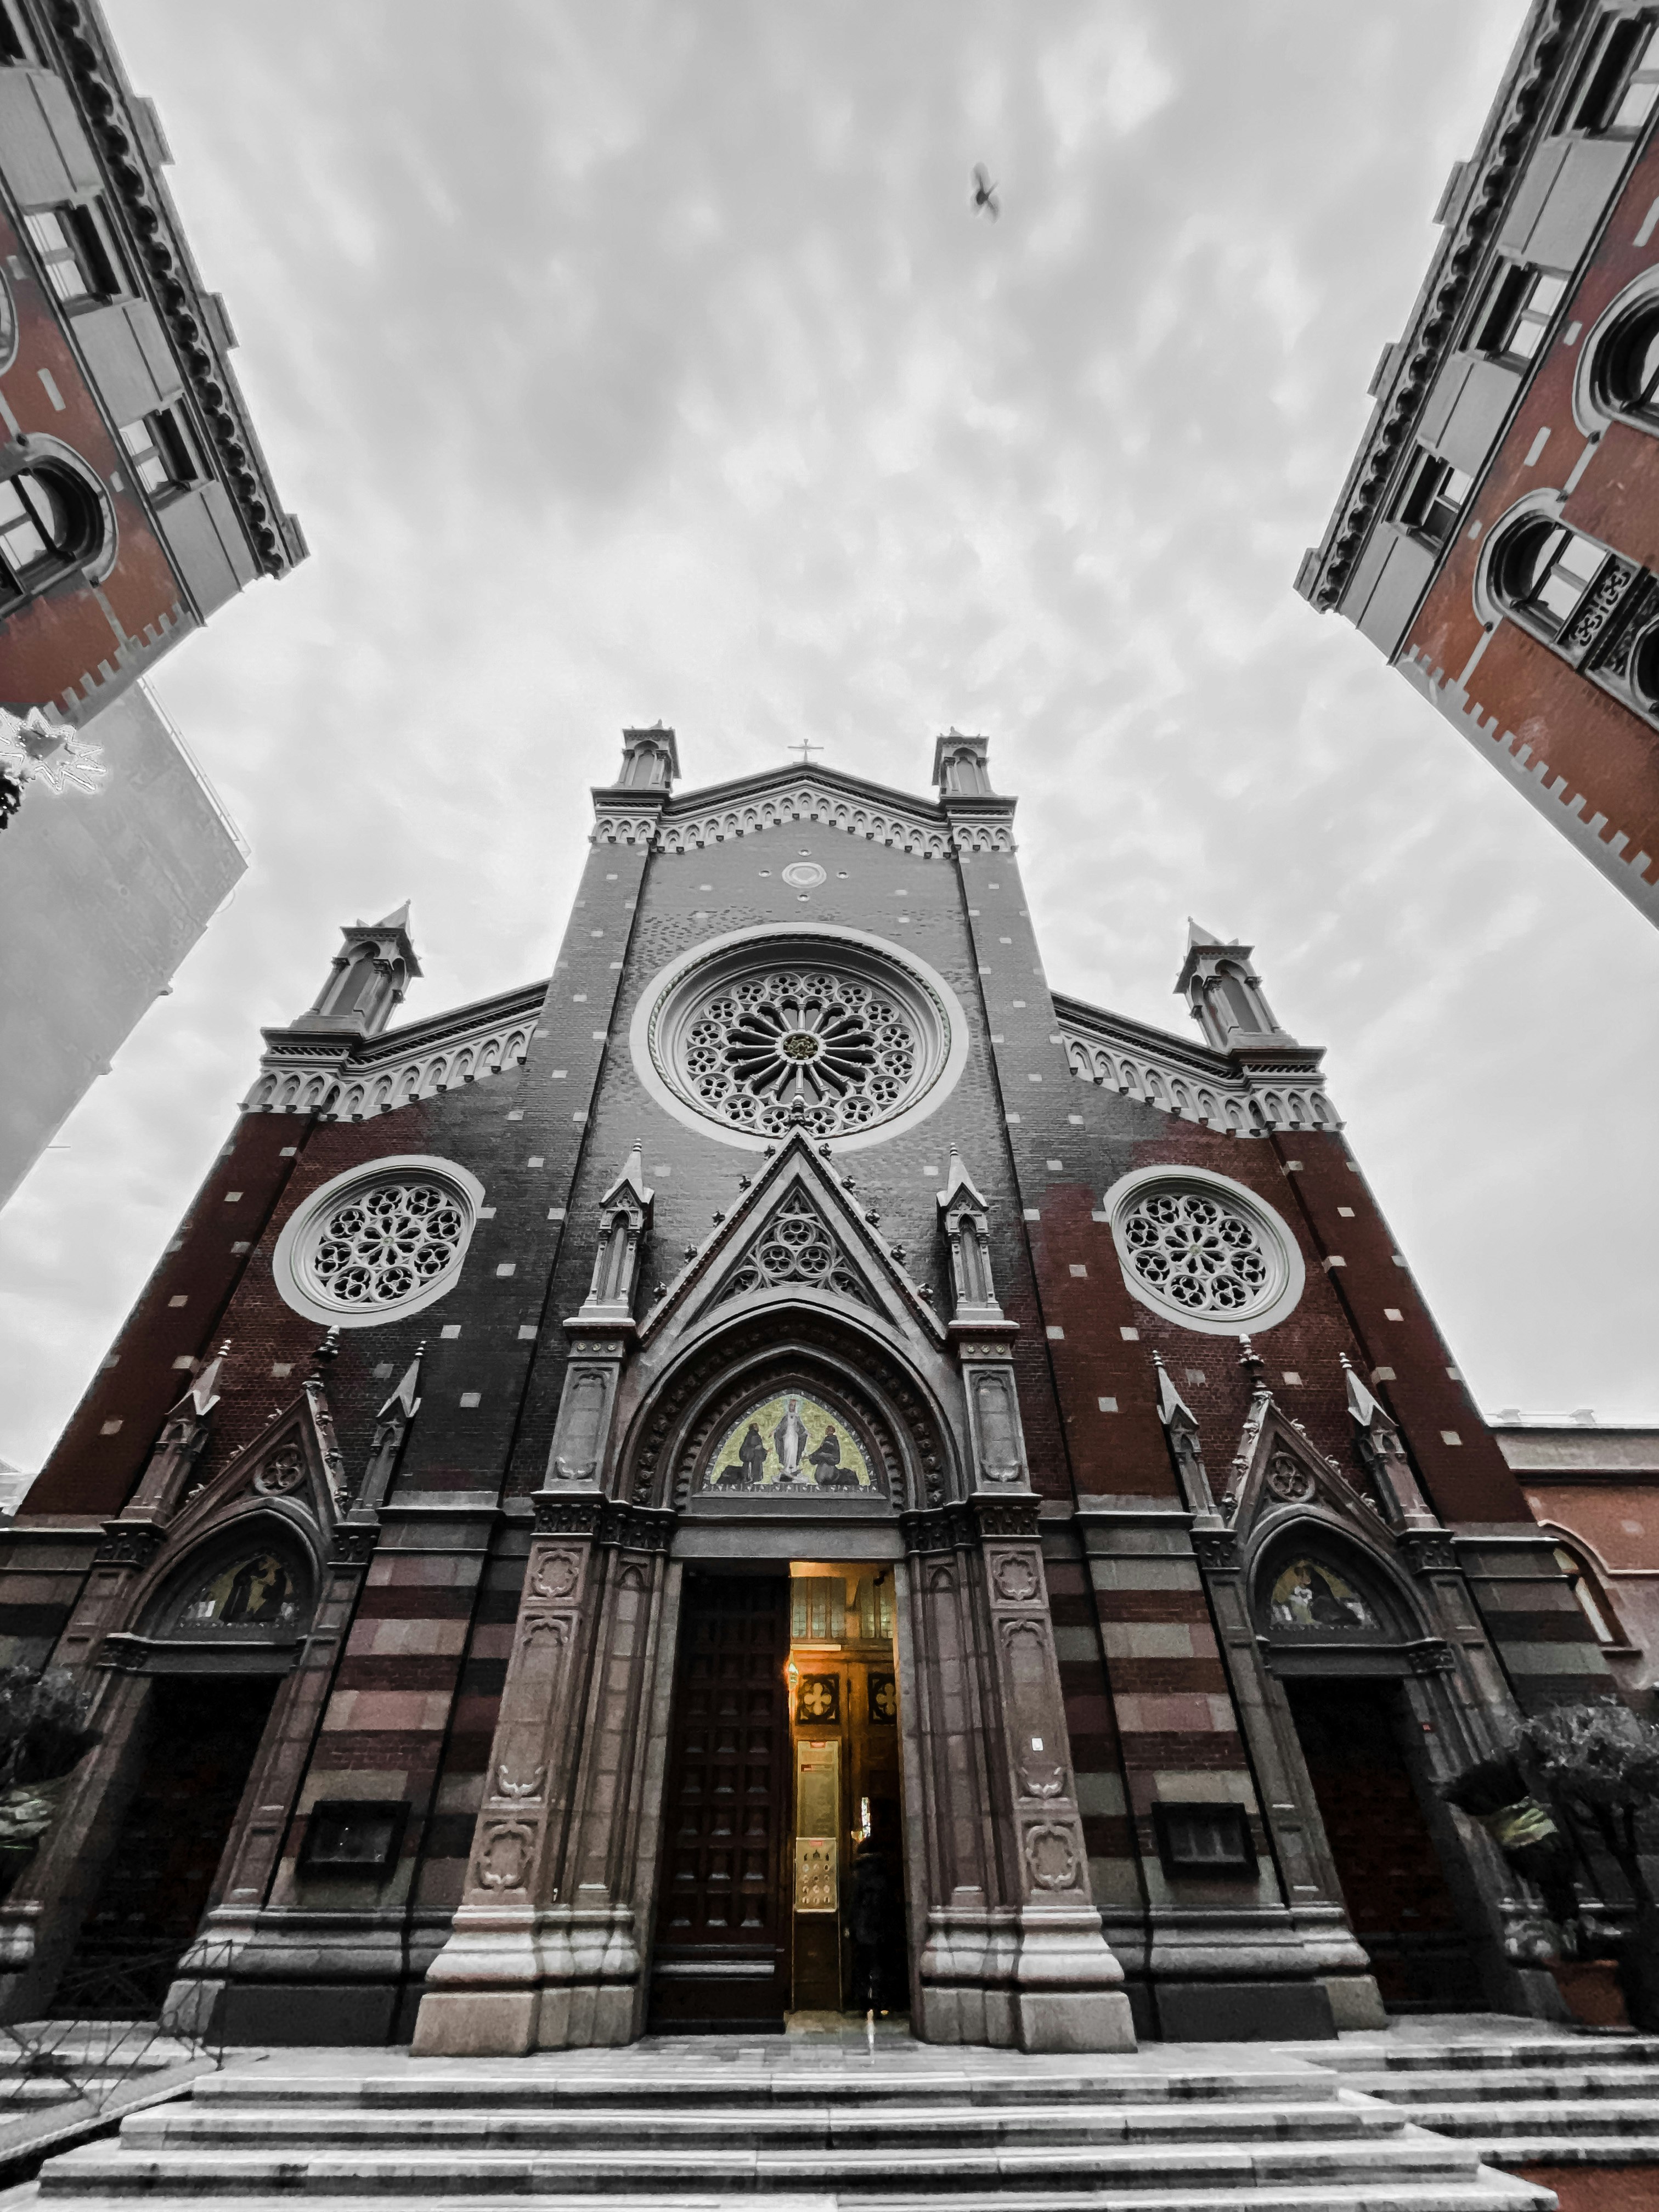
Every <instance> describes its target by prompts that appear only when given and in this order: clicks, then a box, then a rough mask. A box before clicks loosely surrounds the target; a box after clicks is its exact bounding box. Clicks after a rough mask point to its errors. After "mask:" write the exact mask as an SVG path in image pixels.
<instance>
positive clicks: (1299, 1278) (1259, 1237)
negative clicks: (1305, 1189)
mask: <svg viewBox="0 0 1659 2212" xmlns="http://www.w3.org/2000/svg"><path fill="white" fill-rule="evenodd" d="M1107 1202H1108V1209H1109V1214H1110V1218H1111V1224H1112V1238H1113V1242H1114V1243H1115V1245H1116V1247H1117V1255H1118V1261H1119V1263H1120V1265H1121V1267H1122V1269H1123V1276H1124V1280H1125V1282H1126V1283H1127V1285H1128V1287H1129V1289H1130V1290H1131V1291H1133V1294H1134V1296H1135V1297H1137V1298H1139V1300H1140V1301H1141V1303H1142V1304H1144V1305H1148V1306H1151V1307H1152V1308H1153V1310H1155V1311H1157V1312H1158V1313H1160V1314H1163V1315H1164V1316H1167V1317H1168V1318H1169V1319H1170V1320H1172V1321H1176V1322H1180V1323H1181V1324H1182V1327H1183V1328H1191V1329H1196V1330H1198V1331H1200V1333H1202V1334H1208V1335H1233V1334H1237V1333H1239V1332H1240V1331H1243V1330H1251V1329H1266V1328H1272V1327H1273V1325H1274V1323H1275V1322H1280V1321H1283V1320H1284V1319H1285V1316H1286V1315H1288V1314H1289V1313H1290V1312H1291V1310H1292V1309H1293V1308H1294V1306H1295V1305H1296V1304H1297V1300H1298V1299H1299V1298H1300V1297H1301V1295H1302V1290H1303V1284H1304V1268H1303V1263H1302V1257H1301V1254H1300V1251H1299V1249H1297V1243H1296V1240H1295V1238H1294V1237H1292V1236H1291V1233H1290V1231H1289V1230H1288V1229H1287V1228H1286V1227H1285V1224H1284V1223H1283V1222H1282V1221H1281V1220H1280V1219H1279V1216H1278V1214H1277V1213H1275V1212H1273V1208H1272V1207H1271V1206H1268V1205H1267V1203H1266V1202H1265V1200H1261V1199H1260V1198H1258V1197H1257V1196H1256V1194H1255V1192H1254V1191H1252V1190H1250V1189H1249V1188H1246V1187H1245V1185H1243V1183H1237V1182H1233V1181H1232V1179H1231V1177H1230V1176H1218V1175H1212V1174H1209V1173H1207V1172H1206V1171H1204V1170H1199V1169H1193V1168H1186V1169H1179V1170H1168V1169H1152V1170H1138V1171H1137V1172H1136V1173H1134V1174H1133V1175H1128V1176H1125V1177H1124V1178H1123V1180H1122V1182H1120V1183H1116V1184H1115V1185H1114V1186H1113V1188H1112V1189H1111V1190H1110V1191H1109V1192H1108V1194H1107Z"/></svg>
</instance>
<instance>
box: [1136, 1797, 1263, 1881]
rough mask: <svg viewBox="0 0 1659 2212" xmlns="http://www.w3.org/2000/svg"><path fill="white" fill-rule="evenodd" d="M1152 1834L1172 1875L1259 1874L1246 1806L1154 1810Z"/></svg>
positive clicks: (1157, 1806)
mask: <svg viewBox="0 0 1659 2212" xmlns="http://www.w3.org/2000/svg"><path fill="white" fill-rule="evenodd" d="M1152 1832H1153V1834H1154V1835H1155V1836H1156V1838H1157V1839H1158V1857H1159V1858H1160V1859H1162V1861H1163V1862H1164V1873H1165V1874H1169V1875H1246V1876H1250V1875H1254V1874H1255V1844H1254V1843H1253V1842H1252V1841H1251V1838H1250V1823H1249V1815H1248V1814H1246V1812H1245V1810H1244V1808H1243V1806H1242V1805H1219V1804H1198V1805H1171V1804H1168V1803H1164V1802H1161V1801H1160V1802H1158V1803H1157V1804H1155V1805H1154V1806H1153V1807H1152Z"/></svg>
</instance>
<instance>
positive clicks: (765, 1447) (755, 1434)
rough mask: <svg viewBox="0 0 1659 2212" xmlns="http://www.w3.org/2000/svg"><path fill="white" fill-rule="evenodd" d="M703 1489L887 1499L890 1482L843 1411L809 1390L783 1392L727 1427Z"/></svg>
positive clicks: (783, 1494) (776, 1393)
mask: <svg viewBox="0 0 1659 2212" xmlns="http://www.w3.org/2000/svg"><path fill="white" fill-rule="evenodd" d="M702 1488H703V1489H704V1490H705V1491H714V1492H721V1493H724V1492H728V1491H729V1492H739V1491H741V1492H749V1493H751V1494H760V1495H764V1496H773V1497H776V1496H787V1495H789V1494H790V1493H792V1492H805V1491H809V1490H815V1491H839V1492H842V1494H843V1495H848V1496H855V1495H857V1494H859V1493H860V1492H863V1493H864V1494H866V1495H870V1496H875V1497H881V1496H883V1495H884V1494H885V1488H886V1486H885V1484H884V1482H883V1481H882V1480H880V1478H879V1477H878V1475H877V1474H875V1473H874V1472H873V1471H872V1468H871V1465H870V1461H869V1458H868V1456H867V1455H866V1451H865V1449H864V1446H863V1444H862V1443H860V1440H859V1438H858V1437H857V1436H856V1435H855V1434H854V1431H853V1430H852V1429H851V1428H850V1427H849V1426H848V1423H847V1421H846V1419H845V1418H844V1417H843V1416H842V1414H840V1413H834V1412H832V1411H831V1410H830V1408H829V1407H828V1406H826V1405H824V1404H823V1402H822V1401H820V1400H819V1399H817V1398H815V1397H813V1396H812V1395H811V1393H810V1392H808V1391H805V1390H779V1391H775V1392H774V1394H773V1395H772V1396H770V1397H769V1398H767V1399H764V1400H763V1401H762V1402H761V1403H760V1404H759V1405H756V1406H750V1407H748V1408H747V1410H746V1411H745V1412H744V1413H740V1414H739V1415H738V1418H737V1419H736V1420H735V1421H733V1422H732V1424H731V1425H730V1426H729V1427H728V1428H727V1430H726V1433H725V1435H724V1436H723V1437H721V1438H720V1443H719V1445H718V1446H717V1447H716V1449H715V1450H714V1454H713V1455H712V1456H711V1457H710V1459H709V1460H708V1463H707V1469H706V1472H705V1474H704V1475H703V1479H702Z"/></svg>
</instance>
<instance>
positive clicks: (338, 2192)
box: [7, 2037, 1553, 2212]
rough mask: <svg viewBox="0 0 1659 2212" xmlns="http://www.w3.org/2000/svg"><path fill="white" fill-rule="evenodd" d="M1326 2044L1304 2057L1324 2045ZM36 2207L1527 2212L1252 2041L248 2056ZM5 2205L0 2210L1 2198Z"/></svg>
mask: <svg viewBox="0 0 1659 2212" xmlns="http://www.w3.org/2000/svg"><path fill="white" fill-rule="evenodd" d="M1325 2048H1326V2050H1327V2051H1328V2050H1329V2048H1330V2046H1328V2045H1327V2046H1325ZM35 2190H36V2191H37V2192H38V2196H39V2198H40V2208H41V2212H48V2208H50V2212H72V2208H76V2207H80V2208H83V2212H95V2209H96V2208H102V2207H114V2206H115V2205H117V2204H118V2203H126V2202H129V2201H131V2200H132V2199H135V2198H140V2197H142V2198H144V2199H146V2200H147V2201H148V2203H149V2204H150V2205H152V2206H155V2205H158V2204H166V2203H171V2202H174V2201H177V2202H179V2203H185V2202H186V2201H188V2202H190V2203H195V2204H199V2203H201V2202H203V2201H204V2200H205V2199H207V2198H210V2197H212V2198H221V2197H235V2198H237V2199H238V2200H240V2202H241V2203H243V2204H244V2205H246V2207H248V2208H249V2212H257V2208H259V2207H264V2206H270V2207H271V2208H275V2207H276V2205H278V2204H279V2203H280V2204H282V2205H284V2206H292V2205H294V2204H295V2203H298V2202H303V2203H305V2204H306V2205H307V2208H309V2212H323V2208H326V2207H341V2208H343V2207H346V2206H349V2205H355V2206H360V2207H364V2208H367V2206H368V2203H369V2201H370V2200H374V2203H375V2205H376V2206H377V2207H380V2206H384V2204H385V2203H386V2200H387V2199H388V2198H396V2199H399V2200H404V2201H407V2200H410V2199H413V2198H420V2199H434V2200H436V2199H443V2200H446V2201H447V2203H448V2205H450V2206H451V2207H453V2208H455V2212H459V2208H462V2207H477V2206H482V2205H484V2204H489V2205H492V2206H493V2205H497V2204H499V2203H501V2202H502V2201H503V2200H505V2199H507V2198H512V2199H513V2200H515V2201H516V2202H519V2203H523V2204H524V2205H525V2206H526V2208H527V2212H529V2208H539V2212H552V2208H555V2207H559V2206H570V2205H574V2204H576V2203H581V2204H583V2205H584V2206H586V2207H590V2208H591V2206H592V2202H593V2200H594V2199H595V2198H596V2197H608V2198H611V2199H612V2200H613V2201H615V2202H617V2203H619V2204H621V2205H623V2206H625V2207H628V2208H630V2212H643V2208H644V2207H646V2206H647V2205H649V2206H653V2207H670V2206H671V2207H672V2208H674V2212H713V2208H715V2207H719V2206H723V2205H727V2204H734V2203H738V2201H739V2200H741V2201H742V2202H744V2203H747V2204H750V2205H753V2204H755V2203H757V2200H758V2201H759V2202H760V2203H763V2204H765V2205H769V2206H771V2207H772V2208H774V2212H842V2208H847V2212H901V2208H905V2207H912V2206H921V2205H924V2204H925V2205H927V2207H929V2208H931V2212H969V2208H973V2212H980V2209H981V2208H985V2207H990V2208H994V2212H1039V2208H1041V2212H1085V2208H1086V2212H1118V2208H1121V2212H1219V2208H1221V2207H1224V2206H1225V2207H1227V2208H1229V2212H1338V2208H1340V2212H1539V2209H1541V2208H1545V2207H1547V2206H1548V2205H1549V2204H1550V2203H1552V2201H1553V2200H1552V2199H1551V2198H1549V2197H1547V2195H1546V2194H1545V2193H1544V2192H1543V2191H1540V2190H1538V2189H1535V2188H1534V2187H1533V2186H1531V2185H1529V2184H1528V2183H1526V2182H1523V2181H1520V2180H1516V2179H1513V2178H1511V2177H1510V2176H1508V2175H1504V2174H1499V2173H1497V2172H1492V2170H1491V2169H1490V2168H1488V2167H1486V2166H1483V2165H1482V2164H1481V2162H1480V2158H1479V2156H1478V2154H1477V2153H1476V2151H1475V2149H1474V2148H1473V2147H1472V2146H1471V2145H1469V2144H1468V2143H1465V2142H1448V2141H1446V2140H1444V2139H1443V2138H1442V2137H1440V2136H1434V2135H1430V2134H1426V2133H1425V2132H1424V2131H1423V2130H1421V2129H1420V2128H1419V2127H1417V2126H1416V2125H1414V2124H1413V2118H1412V2116H1411V2115H1410V2114H1408V2113H1407V2112H1404V2111H1402V2110H1401V2109H1400V2108H1399V2106H1396V2105H1395V2104H1394V2103H1384V2102H1381V2101H1378V2100H1375V2099H1372V2098H1370V2097H1365V2096H1359V2095H1356V2094H1354V2093H1352V2090H1351V2089H1349V2088H1348V2087H1345V2086H1344V2085H1343V2083H1341V2082H1340V2081H1339V2079H1338V2077H1337V2075H1335V2074H1334V2073H1333V2072H1331V2071H1330V2070H1329V2069H1328V2068H1327V2067H1323V2066H1320V2065H1316V2064H1310V2063H1307V2062H1306V2061H1305V2060H1304V2059H1302V2058H1300V2057H1288V2058H1287V2057H1283V2056H1281V2055H1280V2054H1279V2053H1276V2052H1273V2051H1266V2050H1263V2049H1261V2047H1260V2046H1238V2045H1230V2046H1226V2047H1225V2048H1218V2047H1217V2046H1213V2045H1212V2046H1207V2047H1202V2048H1200V2047H1197V2046H1191V2045H1189V2046H1187V2047H1185V2048H1184V2049H1182V2048H1178V2047H1176V2046H1163V2047H1161V2048H1160V2047H1157V2046H1155V2047H1154V2048H1153V2049H1152V2050H1151V2051H1143V2052H1141V2053H1139V2054H1137V2055H1135V2056H1133V2057H1093V2058H1089V2057H1073V2058H1060V2057H1025V2056H1023V2055H1021V2054H1018V2053H1014V2052H1006V2051H964V2050H954V2049H953V2050H949V2051H946V2050H943V2049H940V2048H939V2047H937V2046H928V2045H921V2044H915V2043H911V2042H908V2040H907V2041H898V2040H896V2039H895V2040H885V2039H884V2041H883V2042H882V2043H880V2044H879V2045H878V2046H877V2047H876V2049H875V2050H874V2051H871V2052H866V2051H864V2050H863V2049H862V2048H860V2047H856V2046H854V2047H852V2048H848V2047H847V2046H845V2045H833V2044H831V2045H828V2046H827V2047H812V2046H811V2044H810V2043H809V2044H808V2045H801V2044H799V2043H797V2042H796V2041H795V2040H794V2039H784V2038H779V2039H776V2040H775V2041H767V2040H763V2039H744V2038H741V2037H699V2038H697V2039H695V2040H693V2039H668V2038H653V2039H648V2040H647V2041H646V2042H644V2043H641V2044H636V2045H632V2046H630V2047H629V2048H628V2049H626V2050H621V2051H580V2052H567V2053H558V2054H554V2053H548V2054H544V2055H543V2056H540V2057H535V2058H527V2059H521V2060H482V2059H472V2060H459V2059H458V2060H450V2061H447V2062H446V2061H437V2062H434V2061H423V2062H421V2063H414V2062H411V2061H408V2060H405V2059H402V2058H400V2057H398V2055H396V2054H392V2053H382V2052H379V2051H375V2052H372V2053H371V2052H367V2051H283V2052H273V2053H270V2054H267V2055H266V2056H265V2057H264V2058H263V2059H259V2060H256V2061H255V2062H254V2063H246V2061H245V2060H242V2059H238V2060H236V2061H234V2062H233V2066H232V2068H231V2069H230V2070H228V2071H227V2072H226V2073H224V2074H222V2075H216V2076H214V2077H212V2078H210V2079H207V2080H204V2081H200V2082H198V2083H197V2086H196V2087H195V2089H194V2090H193V2092H192V2093H191V2096H190V2097H189V2098H188V2099H187V2100H181V2101H179V2102H178V2103H175V2104H173V2105H169V2106H165V2107H163V2108H161V2109H159V2110H155V2111H151V2112H144V2113H140V2114H137V2115H136V2116H135V2117H133V2118H131V2119H129V2120H127V2121H126V2122H125V2124H124V2125H123V2127H122V2130H121V2132H120V2136H119V2137H118V2139H117V2140H113V2141H107V2142H96V2143H88V2144H85V2145H83V2146H82V2147H81V2148H78V2149H76V2150H73V2151H70V2152H67V2153H66V2154H64V2155H63V2156H61V2157H59V2158H57V2159H54V2160H52V2162H51V2163H50V2164H49V2165H48V2166H46V2167H45V2169H44V2170H43V2172H42V2173H41V2176H40V2181H39V2183H38V2184H37V2185H35ZM24 2201H26V2200H25V2197H24V2193H23V2192H21V2191H15V2192H13V2193H12V2194H11V2196H10V2197H9V2198H8V2200H7V2212H11V2208H12V2207H13V2206H16V2205H19V2204H21V2203H23V2202H24Z"/></svg>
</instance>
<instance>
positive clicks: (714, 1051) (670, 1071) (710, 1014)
mask: <svg viewBox="0 0 1659 2212" xmlns="http://www.w3.org/2000/svg"><path fill="white" fill-rule="evenodd" d="M965 1043H966V1040H965V1037H964V1036H963V1035H962V1018H961V1011H960V1009H959V1007H958V1006H957V1002H956V1000H955V998H954V996H953V995H952V994H951V991H950V989H949V987H948V986H947V985H946V984H945V982H944V981H943V980H942V979H941V978H939V977H936V976H934V975H933V973H932V971H931V970H930V969H923V967H922V965H921V962H919V961H917V960H915V959H913V958H909V957H905V956H903V955H902V954H899V953H897V952H890V951H888V950H887V949H886V948H885V947H884V946H878V945H875V944H873V943H872V941H871V940H870V939H867V938H865V937H862V936H860V935H855V934H854V933H853V932H852V931H844V932H843V931H836V930H830V929H823V930H811V931H809V930H794V929H790V930H757V931H755V932H753V933H746V934H745V935H744V937H743V938H741V939H726V941H725V942H724V944H722V945H719V946H716V947H711V948H709V949H708V950H707V951H702V952H698V953H693V954H688V955H687V956H686V957H684V958H683V959H682V960H680V961H678V962H676V963H675V964H674V966H673V967H672V968H671V969H669V970H668V971H667V972H666V974H665V975H664V976H662V977H661V978H660V979H659V983H658V986H657V987H656V989H655V991H654V992H653V993H651V994H647V998H646V1000H645V1001H644V1002H643V1004H642V1006H641V1011H640V1014H639V1016H638V1018H636V1021H635V1032H634V1049H635V1064H636V1065H637V1066H639V1067H640V1070H641V1074H642V1075H643V1076H644V1077H645V1079H646V1080H647V1084H648V1085H649V1087H650V1088H651V1089H652V1090H653V1091H654V1092H655V1093H656V1095H657V1096H658V1097H659V1098H660V1099H661V1101H662V1103H664V1104H665V1105H666V1106H669V1107H670V1108H671V1110H672V1111H673V1112H675V1113H676V1114H678V1115H679V1116H680V1118H681V1119H683V1120H691V1121H697V1122H700V1123H701V1124H702V1126H703V1127H705V1128H706V1127H708V1126H709V1125H710V1124H711V1123H712V1124H713V1125H714V1126H715V1127H718V1128H720V1129H721V1130H723V1131H724V1132H725V1133H726V1134H727V1135H728V1137H729V1138H730V1139H732V1140H733V1141H735V1142H737V1143H739V1144H744V1143H746V1144H750V1145H755V1146H762V1145H768V1144H772V1143H775V1142H776V1141H777V1140H778V1139H780V1138H782V1137H785V1136H787V1135H788V1134H789V1133H790V1132H791V1131H792V1130H793V1129H799V1130H801V1131H802V1132H804V1133H805V1134H806V1135H807V1136H809V1137H814V1138H819V1139H829V1138H839V1139H854V1140H858V1139H865V1138H867V1137H868V1136H869V1135H870V1134H871V1133H874V1132H878V1131H882V1130H884V1129H885V1128H886V1127H887V1126H888V1125H890V1124H891V1123H894V1122H896V1121H898V1120H899V1119H900V1117H901V1116H914V1115H916V1114H918V1113H925V1112H928V1111H931V1110H932V1108H933V1105H934V1104H936V1103H938V1101H939V1098H940V1097H943V1096H944V1095H945V1091H946V1090H948V1088H949V1086H950V1084H951V1081H953V1080H954V1079H955V1076H956V1074H957V1071H958V1070H959V1068H960V1066H961V1061H962V1054H963V1050H964V1049H965Z"/></svg>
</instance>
